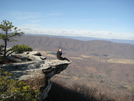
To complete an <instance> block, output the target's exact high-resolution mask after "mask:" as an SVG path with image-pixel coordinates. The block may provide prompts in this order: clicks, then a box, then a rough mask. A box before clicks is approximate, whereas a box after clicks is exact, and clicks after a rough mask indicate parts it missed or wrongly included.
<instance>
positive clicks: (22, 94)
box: [0, 69, 40, 101]
mask: <svg viewBox="0 0 134 101" xmlns="http://www.w3.org/2000/svg"><path fill="white" fill-rule="evenodd" d="M11 77H12V74H11V73H9V72H5V71H3V69H0V101H38V100H37V99H35V98H37V97H38V96H39V94H40V93H39V90H33V89H31V87H30V85H26V83H25V82H23V81H17V80H13V79H11Z"/></svg>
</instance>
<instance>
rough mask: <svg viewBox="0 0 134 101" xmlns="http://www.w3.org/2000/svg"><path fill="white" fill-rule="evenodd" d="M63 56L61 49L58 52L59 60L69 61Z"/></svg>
mask: <svg viewBox="0 0 134 101" xmlns="http://www.w3.org/2000/svg"><path fill="white" fill-rule="evenodd" d="M61 55H62V49H61V48H59V49H58V51H57V59H59V60H67V61H69V60H68V59H67V58H65V57H64V58H63V57H62V56H61Z"/></svg>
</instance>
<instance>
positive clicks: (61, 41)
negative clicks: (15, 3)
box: [0, 36, 134, 59]
mask: <svg viewBox="0 0 134 101" xmlns="http://www.w3.org/2000/svg"><path fill="white" fill-rule="evenodd" d="M18 40H19V41H17V42H11V43H9V44H8V45H9V47H10V46H13V45H17V44H26V45H28V46H30V47H32V48H33V49H37V50H44V51H54V52H56V51H57V49H58V48H59V47H62V49H63V50H64V52H65V53H70V54H71V55H72V54H73V55H75V56H77V55H78V54H84V55H92V56H100V57H106V58H131V59H133V57H134V45H130V44H121V43H113V42H108V41H98V40H94V41H79V40H75V39H65V38H54V37H42V36H22V37H21V38H18ZM0 43H3V41H2V40H0Z"/></svg>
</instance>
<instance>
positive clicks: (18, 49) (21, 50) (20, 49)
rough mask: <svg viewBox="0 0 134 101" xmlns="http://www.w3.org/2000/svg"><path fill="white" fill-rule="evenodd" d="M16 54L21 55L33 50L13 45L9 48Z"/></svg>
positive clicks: (24, 46) (23, 45) (25, 46)
mask: <svg viewBox="0 0 134 101" xmlns="http://www.w3.org/2000/svg"><path fill="white" fill-rule="evenodd" d="M11 50H13V51H14V52H16V53H23V52H25V51H32V50H33V49H32V48H31V47H29V46H27V45H25V44H22V45H15V46H13V47H12V48H11Z"/></svg>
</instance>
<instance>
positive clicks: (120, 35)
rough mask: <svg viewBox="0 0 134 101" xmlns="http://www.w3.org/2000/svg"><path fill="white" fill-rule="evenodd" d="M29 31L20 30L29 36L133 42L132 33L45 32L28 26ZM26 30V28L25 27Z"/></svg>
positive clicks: (133, 35) (42, 29)
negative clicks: (41, 35)
mask: <svg viewBox="0 0 134 101" xmlns="http://www.w3.org/2000/svg"><path fill="white" fill-rule="evenodd" d="M30 26H31V28H30V30H26V29H25V28H22V27H21V28H22V31H24V32H25V33H30V34H47V35H60V36H80V37H81V36H83V37H94V38H103V39H125V40H134V34H133V33H116V32H108V31H78V30H74V31H72V30H47V29H44V28H35V27H34V26H36V25H30ZM27 28H28V27H27Z"/></svg>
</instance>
